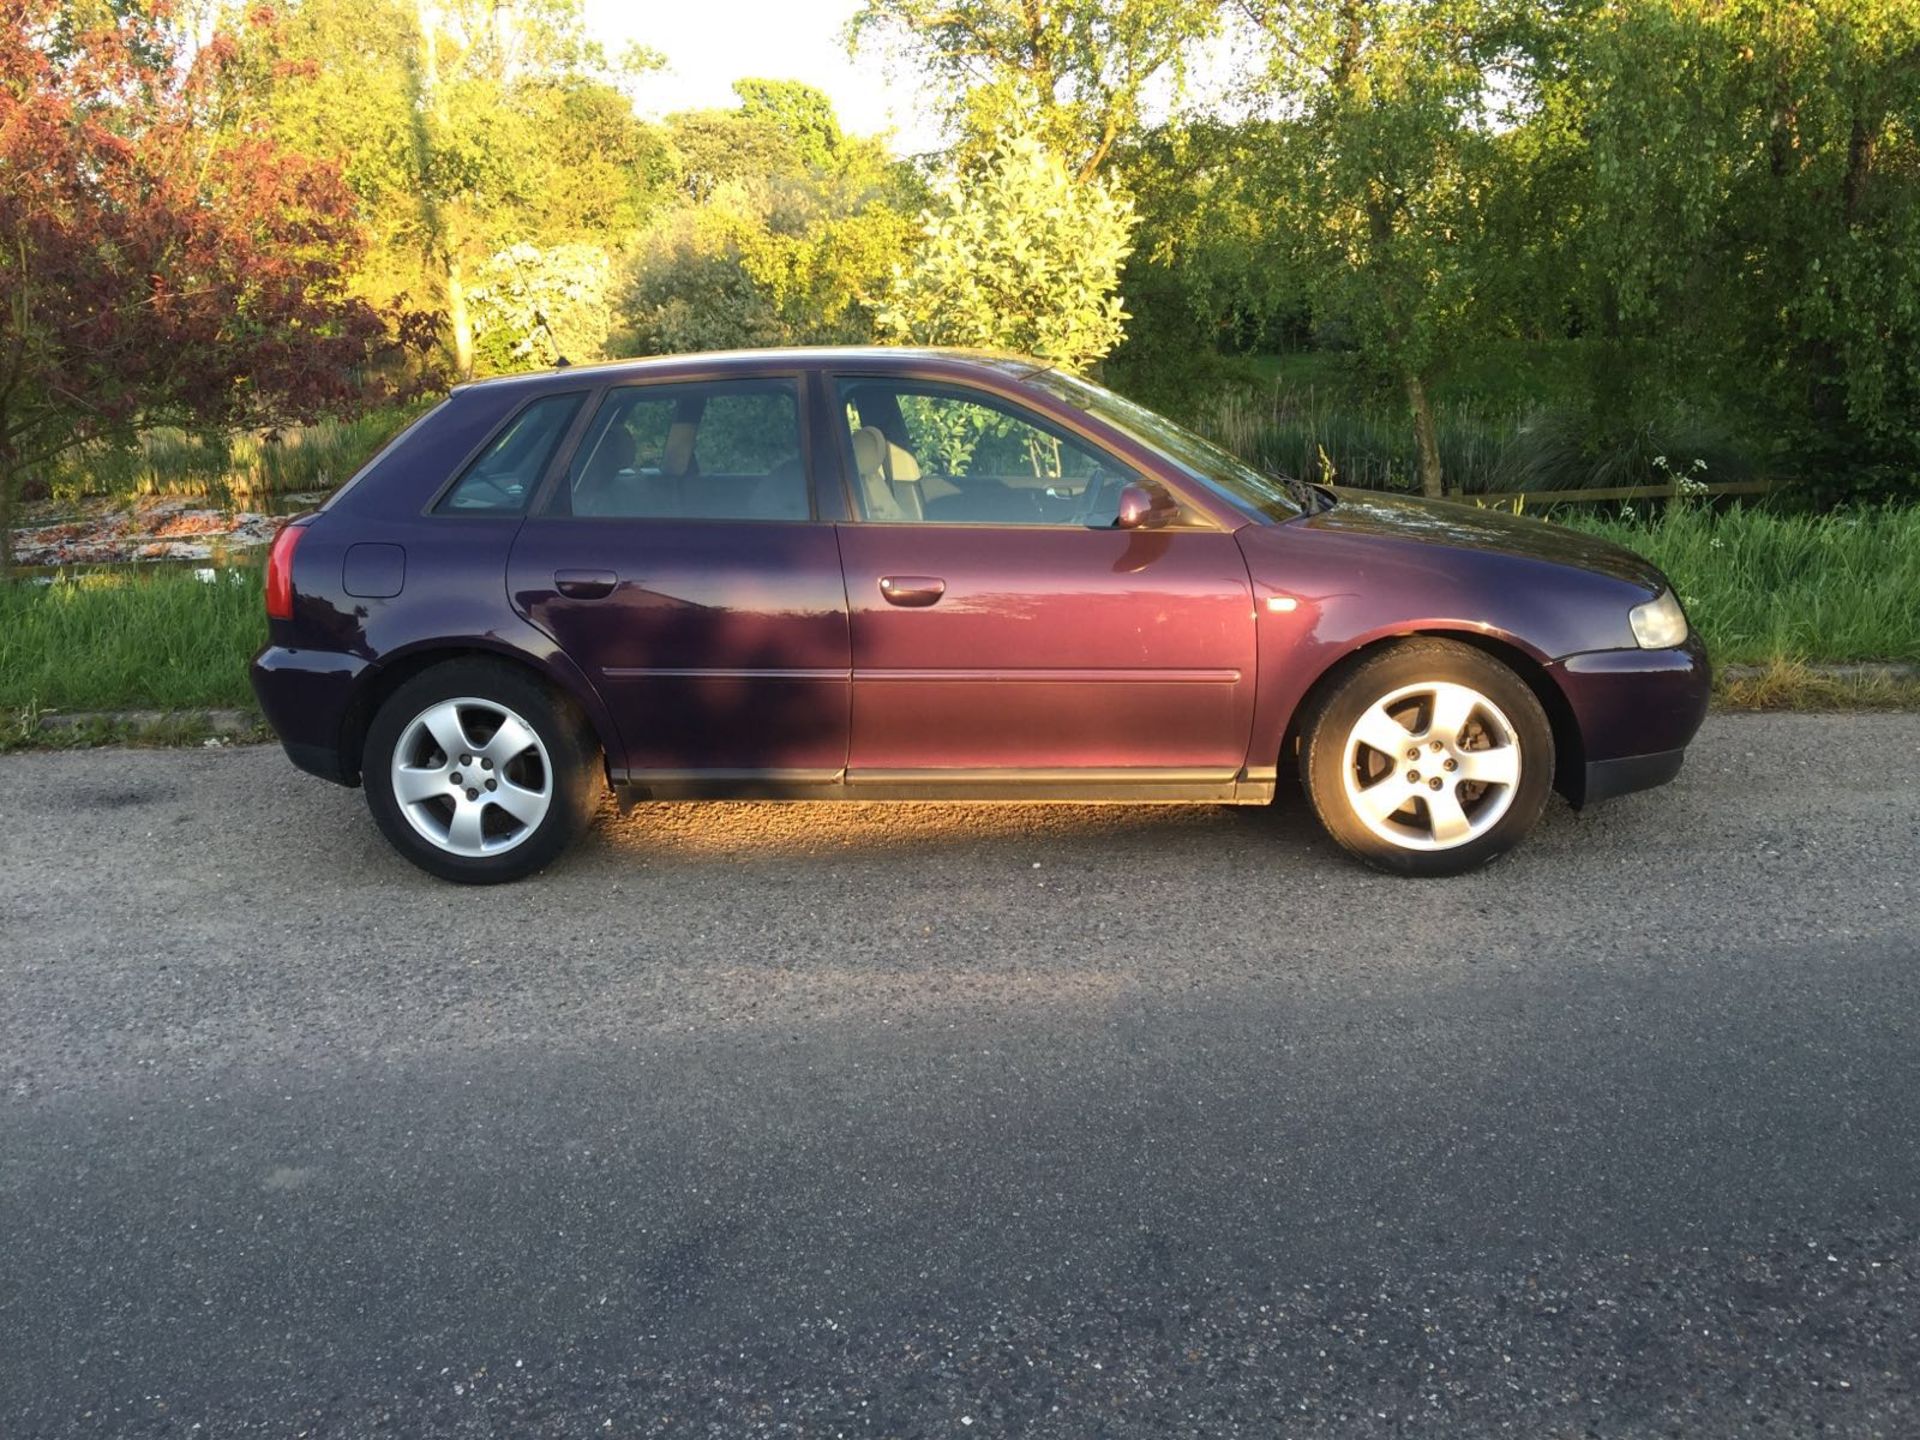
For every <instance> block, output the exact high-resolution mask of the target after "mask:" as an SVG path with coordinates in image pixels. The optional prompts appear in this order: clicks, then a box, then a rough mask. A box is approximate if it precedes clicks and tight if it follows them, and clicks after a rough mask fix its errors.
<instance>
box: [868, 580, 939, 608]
mask: <svg viewBox="0 0 1920 1440" xmlns="http://www.w3.org/2000/svg"><path fill="white" fill-rule="evenodd" d="M946 593H947V582H946V581H944V580H942V579H940V577H939V576H937V575H882V576H881V577H880V594H881V595H882V596H883V597H884V598H885V599H886V602H887V603H888V604H889V605H904V606H907V607H908V608H910V609H911V608H916V607H919V606H924V605H931V604H933V603H934V602H935V601H937V600H938V599H939V598H940V597H941V596H942V595H944V594H946Z"/></svg>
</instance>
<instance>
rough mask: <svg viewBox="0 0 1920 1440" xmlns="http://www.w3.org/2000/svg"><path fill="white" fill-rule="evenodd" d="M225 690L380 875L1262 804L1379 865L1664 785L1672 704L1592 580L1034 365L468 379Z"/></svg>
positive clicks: (1650, 645)
mask: <svg viewBox="0 0 1920 1440" xmlns="http://www.w3.org/2000/svg"><path fill="white" fill-rule="evenodd" d="M267 610H268V614H269V617H270V632H271V633H270V643H269V644H268V645H267V647H266V648H265V649H264V650H262V651H261V652H260V654H259V656H258V657H257V658H256V659H255V660H254V663H253V684H254V689H255V691H256V693H257V694H258V695H259V697H260V703H261V705H262V706H263V707H264V709H265V711H266V715H267V718H268V720H269V721H270V722H271V723H272V725H273V727H274V729H275V730H276V731H277V732H278V733H279V735H280V737H281V740H282V742H283V743H284V744H285V746H286V750H287V754H288V755H289V756H290V757H291V758H292V760H293V762H294V763H295V764H296V765H298V766H300V767H301V768H302V769H304V770H308V771H311V772H312V773H313V774H315V775H319V776H323V777H325V778H326V779H329V780H333V781H337V782H339V783H341V784H346V785H355V784H359V785H364V786H365V788H366V792H367V800H368V805H369V807H370V808H371V810H372V812H373V818H374V820H375V822H376V823H377V824H378V825H379V827H380V829H381V830H382V831H383V832H384V833H385V835H386V836H387V838H388V839H389V840H390V841H392V842H393V845H394V846H395V848H396V849H398V850H399V851H400V853H401V854H403V855H405V856H406V857H407V858H408V859H410V860H412V861H413V862H414V863H415V864H417V865H419V866H421V867H422V868H424V869H426V870H429V871H431V872H432V873H434V874H435V875H439V876H443V877H445V878H447V879H449V880H459V881H468V882H481V883H484V882H489V881H500V880H511V879H514V878H517V877H519V876H523V875H526V874H528V873H530V872H532V871H535V870H537V869H539V868H540V867H541V866H543V865H545V864H547V863H548V862H549V861H551V860H552V859H553V858H554V857H555V856H557V855H558V854H559V853H560V852H561V851H562V850H563V849H565V848H566V846H567V845H568V843H569V842H571V841H572V840H573V839H574V838H575V837H576V836H578V835H579V834H580V833H581V831H582V830H583V828H584V827H585V826H586V825H587V823H588V822H589V819H590V818H591V816H592V814H593V811H594V808H595V806H594V802H595V797H596V794H597V792H598V789H599V786H600V783H601V781H602V779H603V777H604V779H605V781H606V782H608V783H610V784H612V785H613V786H614V787H615V788H616V789H617V790H619V791H621V792H623V793H624V794H626V795H628V796H631V797H635V798H642V799H748V798H752V799H764V798H777V799H794V800H799V799H849V800H1069V801H1127V802H1154V801H1178V802H1190V803H1203V804H1234V805H1264V804H1267V803H1268V802H1270V801H1271V800H1272V799H1273V798H1274V793H1275V790H1276V788H1277V787H1278V785H1279V783H1280V777H1281V776H1282V774H1283V773H1297V774H1298V776H1299V779H1300V782H1301V784H1302V786H1303V787H1304V789H1305V792H1306V795H1307V798H1308V800H1309V802H1310V803H1311V804H1312V806H1313V809H1314V811H1315V813H1316V814H1318V816H1319V817H1320V819H1321V821H1322V822H1323V823H1324V825H1325V827H1326V829H1327V831H1328V833H1329V834H1331V835H1332V836H1333V838H1334V839H1335V840H1336V841H1338V842H1339V843H1340V844H1341V845H1342V846H1344V847H1345V848H1346V849H1347V850H1349V851H1351V852H1352V853H1353V854H1355V855H1356V856H1358V857H1360V858H1361V859H1362V860H1365V861H1368V862H1370V863H1372V864H1374V865H1377V866H1379V867H1381V868H1383V869H1387V870H1392V871H1397V872H1399V873H1402V874H1408V875H1444V874H1453V873H1457V872H1460V871H1464V870H1467V869H1470V868H1472V867H1474V866H1477V865H1480V864H1482V863H1484V862H1485V861H1487V860H1490V859H1492V858H1493V857H1494V856H1496V855H1499V854H1500V853H1502V852H1503V851H1505V850H1508V849H1510V848H1511V847H1512V846H1514V845H1515V844H1517V843H1518V842H1519V841H1520V840H1521V839H1522V838H1523V837H1524V836H1525V835H1526V834H1527V832H1528V831H1529V830H1531V829H1532V828H1533V826H1534V824H1535V822H1536V821H1538V819H1539V818H1540V813H1541V809H1542V807H1543V806H1544V805H1545V803H1546V800H1547V795H1548V792H1549V791H1550V790H1552V789H1555V788H1557V789H1558V790H1559V791H1560V792H1561V793H1562V794H1564V795H1565V796H1566V797H1567V798H1568V799H1569V800H1570V801H1571V802H1572V803H1573V804H1574V805H1576V806H1579V805H1585V804H1588V803H1591V802H1593V801H1596V800H1601V799H1605V798H1606V797H1608V796H1612V795H1618V794H1621V793H1623V792H1625V791H1629V790H1637V789H1641V788H1644V787H1646V786H1651V785H1658V784H1660V783H1662V782H1664V781H1666V780H1669V779H1671V778H1672V777H1673V776H1674V774H1675V773H1676V772H1677V771H1678V770H1679V768H1680V762H1681V757H1682V753H1683V751H1684V747H1685V746H1686V744H1687V742H1688V741H1689V740H1691V739H1692V738H1693V735H1694V732H1695V731H1696V730H1697V729H1698V728H1699V725H1700V722H1701V719H1702V717H1703V716H1704V714H1705V712H1706V706H1707V692H1708V671H1707V659H1706V654H1705V652H1704V650H1703V649H1702V647H1701V645H1700V643H1699V641H1698V639H1697V638H1696V637H1695V636H1694V635H1693V634H1692V633H1691V632H1690V630H1689V628H1688V625H1687V619H1686V616H1685V615H1684V614H1683V613H1682V611H1681V607H1680V604H1679V602H1678V600H1676V599H1675V597H1674V594H1673V590H1672V588H1671V587H1670V586H1669V585H1668V584H1667V581H1666V579H1665V577H1663V576H1662V575H1661V574H1660V572H1659V571H1658V570H1656V569H1655V568H1654V567H1653V566H1652V565H1650V564H1648V563H1647V562H1646V561H1644V560H1641V559H1640V558H1638V557H1637V556H1635V555H1632V554H1630V553H1628V552H1627V551H1625V550H1621V549H1618V548H1616V547H1614V546H1611V545H1606V544H1602V543H1601V542H1599V541H1596V540H1591V539H1588V538H1586V537H1583V536H1580V535H1576V534H1573V533H1571V532H1569V531H1566V530H1563V529H1559V528H1557V527H1554V526H1551V525H1547V524H1542V523H1538V522H1535V521H1528V520H1520V519H1514V518H1511V517H1508V516H1504V515H1499V514H1495V513H1492V512H1489V511H1483V510H1478V509H1474V508H1471V507H1467V506H1462V505H1455V504H1447V503H1441V502H1430V501H1421V500H1412V499H1406V498H1401V497H1397V496H1386V495H1381V494H1373V493H1367V492H1362V491H1353V490H1340V489H1328V488H1325V487H1321V486H1316V485H1308V484H1304V483H1302V482H1299V481H1295V480H1288V479H1284V478H1279V477H1275V476H1271V475H1267V474H1263V473H1261V472H1259V471H1257V470H1255V469H1253V468H1251V467H1249V466H1247V465H1246V464H1243V463H1242V462H1241V461H1239V460H1237V459H1235V458H1234V457H1233V456H1231V455H1229V454H1228V453H1226V452H1225V451H1223V450H1221V449H1220V448H1219V447H1217V446H1215V445H1213V444H1210V443H1209V442H1207V441H1205V440H1203V439H1201V438H1199V437H1198V436H1195V435H1193V434H1190V433H1189V432H1187V431H1185V430H1182V429H1181V428H1180V427H1178V426H1177V425H1174V424H1172V423H1171V422H1169V421H1167V420H1166V419H1164V418H1162V417H1161V416H1159V415H1156V414H1154V413H1153V412H1151V411H1149V410H1145V409H1143V408H1141V407H1140V406H1138V405H1135V404H1133V403H1131V402H1130V401H1127V400H1124V399H1122V398H1120V397H1119V396H1117V395H1114V394H1111V393H1110V392H1108V391H1106V390H1103V389H1101V388H1099V387H1098V386H1095V385H1092V384H1089V383H1087V382H1086V381H1084V380H1081V379H1077V378H1075V377H1074V376H1072V375H1069V374H1065V373H1062V372H1060V371H1058V370H1053V369H1049V368H1046V367H1044V366H1040V365H1036V364H1035V363H1034V362H1032V361H1027V360H1019V359H1013V358H1006V357H999V356H991V355H979V354H967V353H957V352H945V351H930V350H895V349H847V350H791V351H751V352H740V353H733V354H723V355H697V356H678V357H673V358H670V359H655V360H644V361H636V362H628V363H620V364H613V365H606V366H598V367H587V368H576V369H567V370H560V371H555V372H552V373H549V374H541V375H524V376H514V377H512V378H508V379H501V380H490V381H485V382H482V383H478V384H472V385H464V386H461V387H459V388H457V389H455V390H454V391H453V393H452V394H451V395H449V396H448V398H447V399H446V400H445V401H444V402H442V403H441V404H440V405H439V406H438V407H437V408H436V409H434V410H433V411H431V412H430V413H428V414H427V415H426V416H424V417H423V418H422V419H420V420H419V421H417V422H416V423H415V424H414V425H413V426H412V427H411V428H409V429H407V430H406V431H404V432H403V433H402V434H401V435H400V436H399V437H398V438H397V439H395V440H394V441H393V443H392V444H390V445H389V446H387V448H386V449H385V450H384V451H383V452H382V453H381V454H380V455H378V456H377V457H376V458H375V459H374V460H373V461H372V462H370V463H369V464H368V465H367V466H366V467H365V468H364V469H363V470H362V471H361V472H360V473H359V474H358V475H356V476H355V477H354V478H353V479H352V480H351V481H350V482H349V483H348V484H346V485H345V486H344V487H342V488H341V489H340V491H339V492H338V493H336V494H335V495H334V496H333V497H332V498H331V499H330V500H329V501H328V502H327V504H326V505H325V506H324V507H322V508H321V509H320V511H319V512H318V513H316V514H313V515H310V516H306V517H303V518H301V519H299V520H296V521H294V522H293V523H292V524H290V525H289V526H288V527H287V528H286V529H285V530H284V531H283V532H282V533H281V535H280V537H279V539H278V541H277V542H276V543H275V545H274V547H273V551H272V555H271V558H270V561H269V564H268V575H267Z"/></svg>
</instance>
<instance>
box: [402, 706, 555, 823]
mask: <svg viewBox="0 0 1920 1440" xmlns="http://www.w3.org/2000/svg"><path fill="white" fill-rule="evenodd" d="M392 783H393V798H394V799H395V800H396V801H397V802H398V803H399V806H400V813H401V814H402V815H405V816H406V817H407V823H408V824H409V825H411V826H413V828H414V829H415V830H416V831H418V832H419V833H420V835H422V836H423V837H424V838H425V839H427V840H428V841H430V842H431V843H432V844H433V845H434V846H435V847H436V848H438V849H441V850H445V851H446V852H447V853H448V854H450V855H459V856H463V857H465V858H468V859H477V858H479V857H481V856H485V855H498V854H500V853H501V852H502V851H506V850H511V849H513V847H514V846H516V845H518V844H519V843H520V842H521V841H523V840H525V839H526V838H527V837H528V836H529V835H531V834H533V832H534V831H535V830H538V829H539V828H540V822H541V821H542V820H544V819H546V818H547V810H548V808H549V807H550V806H551V805H552V804H553V765H552V762H551V761H549V760H548V758H547V747H546V746H545V745H543V744H542V743H541V742H540V736H539V735H538V734H537V733H536V732H535V731H534V728H533V727H532V726H531V725H529V724H528V723H527V722H526V721H525V720H523V719H521V718H520V717H519V716H518V715H516V714H514V713H513V711H511V710H509V709H508V708H507V707H506V706H504V705H502V704H500V703H499V701H497V700H478V699H473V698H471V697H469V698H465V699H460V700H440V701H436V702H435V703H434V704H432V705H429V706H428V707H427V708H426V709H425V710H422V711H421V712H420V713H419V714H418V715H416V716H414V717H413V719H412V720H411V721H409V722H408V723H407V728H406V729H405V730H403V731H401V732H400V743H399V744H397V745H395V746H394V747H393V766H392Z"/></svg>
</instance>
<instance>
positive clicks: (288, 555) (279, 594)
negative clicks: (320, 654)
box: [267, 525, 307, 620]
mask: <svg viewBox="0 0 1920 1440" xmlns="http://www.w3.org/2000/svg"><path fill="white" fill-rule="evenodd" d="M306 533H307V530H306V527H305V526H304V525H285V526H282V527H281V529H280V533H279V534H278V535H276V536H274V537H273V548H272V549H271V550H269V551H268V552H267V618H268V619H269V620H291V619H292V618H293V552H294V551H295V550H297V549H298V548H299V546H300V537H301V536H302V535H304V534H306Z"/></svg>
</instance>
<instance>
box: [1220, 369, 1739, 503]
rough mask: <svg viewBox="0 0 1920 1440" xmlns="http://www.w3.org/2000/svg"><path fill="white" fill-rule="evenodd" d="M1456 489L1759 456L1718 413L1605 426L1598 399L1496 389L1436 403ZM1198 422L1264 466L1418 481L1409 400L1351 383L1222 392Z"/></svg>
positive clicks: (1445, 460)
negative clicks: (1597, 414) (1492, 395)
mask: <svg viewBox="0 0 1920 1440" xmlns="http://www.w3.org/2000/svg"><path fill="white" fill-rule="evenodd" d="M1434 423H1435V429H1436V431H1437V432H1438V435H1439V440H1440V463H1441V467H1442V469H1443V470H1444V472H1445V474H1446V482H1447V488H1448V490H1449V492H1452V493H1461V494H1468V495H1475V494H1489V493H1496V492H1505V491H1514V490H1581V489H1592V488H1607V487H1612V486H1618V485H1656V484H1661V483H1664V482H1665V481H1666V480H1667V478H1668V475H1667V472H1666V469H1665V468H1663V466H1662V464H1661V462H1662V461H1663V460H1664V461H1665V462H1666V466H1667V467H1670V468H1671V469H1672V470H1675V471H1678V472H1681V473H1688V472H1689V471H1690V470H1691V467H1692V464H1693V462H1694V461H1696V460H1698V461H1703V462H1705V465H1706V469H1705V471H1704V472H1703V475H1704V478H1706V479H1709V480H1744V479H1748V478H1750V477H1751V475H1752V473H1753V466H1752V462H1751V459H1750V457H1749V456H1748V455H1746V454H1745V453H1744V452H1743V450H1742V448H1741V446H1740V445H1739V444H1738V443H1737V441H1736V440H1734V439H1733V438H1731V437H1730V436H1729V435H1728V433H1727V432H1726V431H1725V430H1724V429H1723V428H1722V427H1721V426H1719V425H1717V424H1716V423H1714V422H1713V421H1712V420H1711V419H1709V418H1708V417H1705V416H1703V415H1701V414H1699V413H1698V412H1695V411H1692V410H1689V409H1686V408H1684V407H1679V406H1674V407H1670V408H1668V409H1667V410H1665V411H1664V412H1663V413H1661V414H1659V415H1656V416H1651V417H1649V418H1647V419H1644V420H1642V421H1639V422H1637V423H1631V424H1629V423H1622V424H1620V425H1617V426H1615V427H1612V428H1610V429H1607V428H1596V423H1595V421H1594V419H1593V416H1592V414H1591V413H1590V411H1589V409H1588V408H1587V407H1586V406H1584V405H1580V404H1575V403H1571V402H1567V401H1561V402H1533V401H1522V400H1518V399H1514V398H1506V399H1486V398H1482V397H1481V396H1480V395H1478V394H1475V393H1472V392H1468V393H1466V394H1464V395H1462V396H1460V397H1459V398H1455V399H1449V400H1440V401H1437V402H1436V403H1435V405H1434ZM1197 424H1198V428H1200V429H1201V430H1203V431H1205V432H1206V433H1207V434H1208V435H1209V436H1211V437H1212V438H1213V439H1215V440H1217V441H1219V442H1220V443H1221V444H1222V445H1225V446H1226V447H1227V448H1228V449H1229V450H1232V451H1234V452H1235V453H1236V454H1238V455H1241V456H1243V457H1244V458H1246V459H1248V460H1250V461H1252V462H1253V463H1254V464H1256V465H1261V466H1264V467H1266V468H1268V469H1271V470H1278V471H1281V472H1283V473H1285V474H1289V475H1299V476H1303V477H1305V478H1307V479H1311V480H1323V481H1326V482H1328V483H1330V484H1339V485H1357V486H1359V487H1361V488H1363V489H1368V490H1417V489H1419V486H1420V479H1419V476H1420V457H1419V448H1418V446H1417V445H1416V443H1415V440H1414V433H1413V421H1412V419H1411V418H1410V416H1409V415H1408V412H1407V407H1406V406H1405V405H1404V404H1402V403H1397V402H1395V401H1393V400H1391V399H1387V398H1382V397H1378V396H1375V397H1370V398H1357V397H1356V396H1355V395H1354V393H1353V392H1352V391H1351V390H1350V389H1348V388H1345V387H1342V386H1339V385H1337V384H1335V385H1325V386H1323V385H1321V384H1318V383H1313V384H1307V385H1304V386H1295V385H1292V384H1289V383H1288V382H1286V381H1284V380H1283V381H1280V382H1278V383H1276V384H1275V385H1274V386H1273V387H1272V388H1270V389H1267V390H1250V389H1246V388H1244V387H1243V388H1241V389H1238V390H1231V391H1228V392H1227V393H1225V394H1223V395H1220V396H1218V397H1217V398H1216V399H1215V400H1214V401H1213V402H1212V404H1211V405H1209V406H1207V407H1206V408H1205V409H1204V410H1203V411H1202V412H1201V414H1200V415H1199V416H1198V417H1197Z"/></svg>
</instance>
